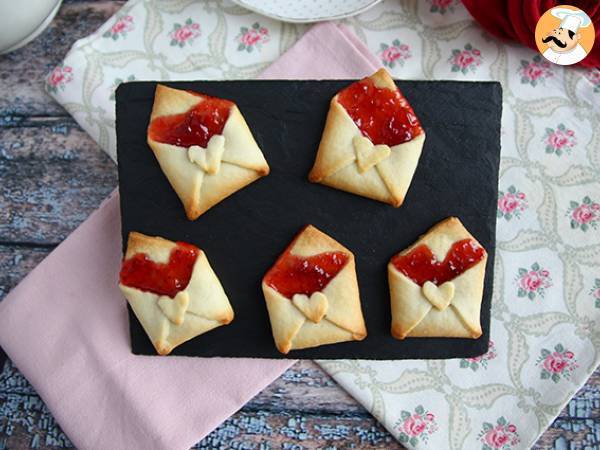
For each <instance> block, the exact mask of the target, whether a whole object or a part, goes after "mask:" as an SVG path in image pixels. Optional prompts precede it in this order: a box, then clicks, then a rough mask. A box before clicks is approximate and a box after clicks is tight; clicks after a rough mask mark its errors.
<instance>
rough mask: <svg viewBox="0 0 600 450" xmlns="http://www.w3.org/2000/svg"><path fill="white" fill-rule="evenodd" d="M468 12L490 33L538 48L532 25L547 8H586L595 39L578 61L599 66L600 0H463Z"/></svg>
mask: <svg viewBox="0 0 600 450" xmlns="http://www.w3.org/2000/svg"><path fill="white" fill-rule="evenodd" d="M462 2H463V4H464V5H465V7H466V8H467V10H468V11H469V12H470V13H471V15H472V16H473V17H474V18H475V20H477V21H478V22H479V23H480V24H481V25H482V26H483V27H484V28H485V29H486V30H487V31H488V32H489V33H491V34H493V35H494V36H496V37H498V38H500V39H505V40H515V41H518V42H520V43H522V44H523V45H526V46H527V47H530V48H532V49H534V50H537V46H536V45H535V26H536V25H537V22H538V20H539V19H540V17H541V16H542V14H544V13H545V12H546V11H548V10H549V9H550V8H552V7H554V6H557V5H560V4H563V3H568V4H569V5H572V6H576V7H577V8H579V9H581V10H582V11H585V13H586V14H587V15H588V16H590V18H591V19H592V22H593V24H594V28H595V31H596V42H595V43H594V46H593V47H592V51H591V52H590V53H589V54H588V55H587V57H586V58H584V59H583V61H581V62H580V63H578V64H577V65H579V66H583V67H600V2H599V1H598V0H571V1H569V2H561V1H555V0H527V1H523V0H487V1H482V0H462Z"/></svg>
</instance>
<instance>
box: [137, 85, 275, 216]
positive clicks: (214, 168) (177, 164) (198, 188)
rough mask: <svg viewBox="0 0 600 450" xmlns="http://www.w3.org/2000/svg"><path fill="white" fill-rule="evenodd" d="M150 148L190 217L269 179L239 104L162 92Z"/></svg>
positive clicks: (189, 93) (152, 124) (166, 89)
mask: <svg viewBox="0 0 600 450" xmlns="http://www.w3.org/2000/svg"><path fill="white" fill-rule="evenodd" d="M148 145H149V146H150V148H151V149H152V151H153V152H154V155H155V156H156V159H157V160H158V163H159V164H160V167H161V169H162V171H163V172H164V174H165V176H166V177H167V179H168V180H169V182H170V183H171V186H173V189H174V190H175V192H176V193H177V195H178V196H179V198H180V199H181V202H182V203H183V206H184V208H185V212H186V214H187V217H188V218H189V219H190V220H194V219H196V218H198V216H200V215H201V214H203V213H204V212H206V211H207V210H208V209H209V208H211V207H212V206H214V205H215V204H217V203H218V202H220V201H221V200H223V199H224V198H226V197H228V196H229V195H231V194H233V193H234V192H236V191H238V190H239V189H241V188H243V187H244V186H246V185H248V184H250V183H252V182H253V181H255V180H257V179H258V178H260V177H262V176H265V175H267V174H268V173H269V165H268V164H267V161H266V160H265V158H264V156H263V154H262V152H261V150H260V148H259V147H258V144H257V143H256V141H255V140H254V137H253V136H252V133H251V132H250V129H249V128H248V125H247V124H246V121H245V120H244V117H243V116H242V114H241V113H240V110H239V109H238V107H237V106H236V105H235V103H233V102H231V101H229V100H224V99H220V98H216V97H210V96H208V95H204V94H200V93H197V92H193V91H182V90H179V89H173V88H170V87H167V86H163V85H160V84H159V85H157V86H156V93H155V97H154V106H153V108H152V115H151V117H150V124H149V126H148Z"/></svg>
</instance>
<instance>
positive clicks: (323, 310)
mask: <svg viewBox="0 0 600 450" xmlns="http://www.w3.org/2000/svg"><path fill="white" fill-rule="evenodd" d="M292 303H293V304H294V306H295V307H296V308H298V309H299V310H300V311H301V312H302V314H304V315H305V316H306V317H308V318H309V319H310V320H311V321H312V322H314V323H319V322H320V321H321V319H323V317H325V314H327V308H328V306H329V304H328V302H327V297H326V296H325V294H323V293H322V292H313V293H312V294H311V296H310V297H309V296H308V295H305V294H294V296H293V297H292Z"/></svg>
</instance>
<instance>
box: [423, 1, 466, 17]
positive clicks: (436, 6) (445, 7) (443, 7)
mask: <svg viewBox="0 0 600 450" xmlns="http://www.w3.org/2000/svg"><path fill="white" fill-rule="evenodd" d="M429 3H431V8H429V11H430V12H432V13H439V14H446V12H451V13H453V12H454V6H455V5H459V4H460V0H429Z"/></svg>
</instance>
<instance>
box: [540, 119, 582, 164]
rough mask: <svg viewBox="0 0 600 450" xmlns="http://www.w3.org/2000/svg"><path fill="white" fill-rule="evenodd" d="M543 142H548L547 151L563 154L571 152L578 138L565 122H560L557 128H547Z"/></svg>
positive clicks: (558, 154)
mask: <svg viewBox="0 0 600 450" xmlns="http://www.w3.org/2000/svg"><path fill="white" fill-rule="evenodd" d="M542 142H544V143H545V144H546V153H554V154H555V155H556V156H561V155H562V154H563V153H567V154H571V149H572V148H573V147H574V146H575V145H576V144H577V139H576V138H575V132H574V131H573V130H570V129H568V128H567V127H566V126H565V124H564V123H560V124H558V126H557V127H556V129H552V128H546V134H545V135H544V137H543V138H542Z"/></svg>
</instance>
